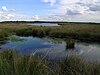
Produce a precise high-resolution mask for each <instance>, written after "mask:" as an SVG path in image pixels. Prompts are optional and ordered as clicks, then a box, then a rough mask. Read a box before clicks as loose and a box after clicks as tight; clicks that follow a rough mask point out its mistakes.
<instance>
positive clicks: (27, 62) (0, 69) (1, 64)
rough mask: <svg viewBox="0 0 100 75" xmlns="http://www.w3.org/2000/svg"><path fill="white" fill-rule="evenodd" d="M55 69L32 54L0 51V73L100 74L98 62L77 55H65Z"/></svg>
mask: <svg viewBox="0 0 100 75" xmlns="http://www.w3.org/2000/svg"><path fill="white" fill-rule="evenodd" d="M55 69H56V70H54V69H51V68H50V65H49V66H48V65H47V63H46V62H44V60H41V59H39V58H37V57H35V56H33V55H30V56H25V55H18V54H17V53H16V52H13V51H11V50H8V51H3V52H0V75H100V64H97V63H87V62H85V61H83V60H82V59H81V58H79V57H77V56H71V57H67V58H66V59H65V60H63V61H62V62H59V64H58V66H57V67H56V68H55Z"/></svg>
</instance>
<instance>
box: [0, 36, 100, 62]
mask: <svg viewBox="0 0 100 75" xmlns="http://www.w3.org/2000/svg"><path fill="white" fill-rule="evenodd" d="M14 37H17V38H20V39H25V40H24V41H21V40H20V41H14V40H9V41H7V42H6V43H3V44H1V46H0V48H1V49H0V50H6V49H13V50H16V51H18V52H19V53H21V54H33V55H37V56H40V57H41V58H42V59H48V60H59V59H63V58H65V57H66V56H68V55H79V56H81V57H82V58H83V59H86V60H89V61H99V62H100V44H96V43H85V42H76V43H75V49H73V50H68V49H66V43H65V42H64V41H63V40H59V39H52V38H37V37H31V36H30V37H19V36H14Z"/></svg>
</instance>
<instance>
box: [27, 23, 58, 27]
mask: <svg viewBox="0 0 100 75" xmlns="http://www.w3.org/2000/svg"><path fill="white" fill-rule="evenodd" d="M28 25H32V26H59V25H58V24H57V23H33V24H32V23H30V24H28Z"/></svg>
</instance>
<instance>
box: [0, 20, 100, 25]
mask: <svg viewBox="0 0 100 75" xmlns="http://www.w3.org/2000/svg"><path fill="white" fill-rule="evenodd" d="M0 23H1V24H2V23H58V24H59V25H66V24H84V25H85V24H88V25H92V24H96V25H100V23H95V22H65V21H2V22H0Z"/></svg>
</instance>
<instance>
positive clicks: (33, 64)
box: [0, 22, 100, 75]
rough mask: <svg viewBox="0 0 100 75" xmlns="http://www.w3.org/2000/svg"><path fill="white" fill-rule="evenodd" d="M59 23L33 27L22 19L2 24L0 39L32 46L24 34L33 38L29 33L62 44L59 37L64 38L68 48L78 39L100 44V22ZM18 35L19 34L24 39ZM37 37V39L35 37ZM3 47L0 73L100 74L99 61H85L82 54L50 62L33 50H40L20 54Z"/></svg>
mask: <svg viewBox="0 0 100 75" xmlns="http://www.w3.org/2000/svg"><path fill="white" fill-rule="evenodd" d="M59 24H60V25H61V26H32V25H28V24H27V23H22V22H17V23H15V22H14V23H13V22H12V23H11V22H10V23H8V22H7V23H6V22H4V23H0V43H1V41H4V40H8V41H10V43H11V42H13V43H12V44H15V43H16V42H24V43H25V41H26V43H25V44H26V46H27V45H28V44H29V45H31V44H30V43H29V41H32V40H29V41H28V40H27V39H25V38H22V37H28V38H29V39H30V37H29V36H33V37H39V38H44V37H50V38H53V39H52V40H51V41H52V42H54V43H61V42H62V40H60V39H63V40H64V41H66V43H67V47H69V48H72V47H73V48H74V45H75V41H76V40H80V41H84V42H93V43H94V42H97V43H100V25H99V24H95V23H92V24H91V23H82V24H80V23H59ZM14 35H15V36H14ZM17 36H20V37H21V38H19V37H17ZM69 37H70V38H71V39H70V38H69ZM73 39H74V40H73ZM35 40H37V39H36V38H35ZM39 40H41V39H39ZM27 41H28V42H27ZM32 42H33V41H32ZM35 42H38V43H37V44H38V45H39V44H40V42H39V41H35ZM27 43H28V44H27ZM46 43H48V42H46V41H44V42H43V46H44V44H46ZM64 43H65V42H64ZM12 44H10V45H12ZM17 44H18V46H19V45H22V43H17ZM32 44H33V43H32ZM0 45H1V44H0ZM7 45H8V44H7ZM60 45H61V44H58V46H57V47H59V46H60ZM32 46H33V45H32ZM48 46H51V44H50V43H49V45H48ZM54 46H55V45H54ZM99 46H100V45H99ZM22 47H24V46H22ZM36 47H37V46H36ZM75 47H76V46H75ZM89 47H90V46H89ZM40 48H41V47H40ZM97 49H100V48H97ZM0 50H1V51H0V75H100V63H98V62H92V63H91V62H88V61H85V60H83V59H82V58H81V57H80V56H77V55H74V56H67V57H66V58H64V59H63V60H62V61H59V62H56V61H55V62H51V61H48V60H47V59H46V60H43V59H41V58H39V57H37V56H35V55H34V53H35V52H38V51H37V50H36V51H35V52H34V53H33V54H32V53H31V54H29V55H20V54H18V53H17V52H15V51H14V50H8V49H5V50H2V49H0ZM40 51H41V50H40ZM44 51H45V50H44ZM58 51H60V50H58ZM66 51H67V50H66ZM88 51H89V50H88ZM53 52H54V51H53ZM98 52H99V51H98ZM64 53H65V52H64ZM80 53H82V52H80ZM44 54H46V53H44ZM62 55H63V53H62ZM51 56H53V55H51ZM59 56H60V55H59ZM48 58H49V57H48ZM54 63H56V66H53V67H52V65H51V64H54Z"/></svg>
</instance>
